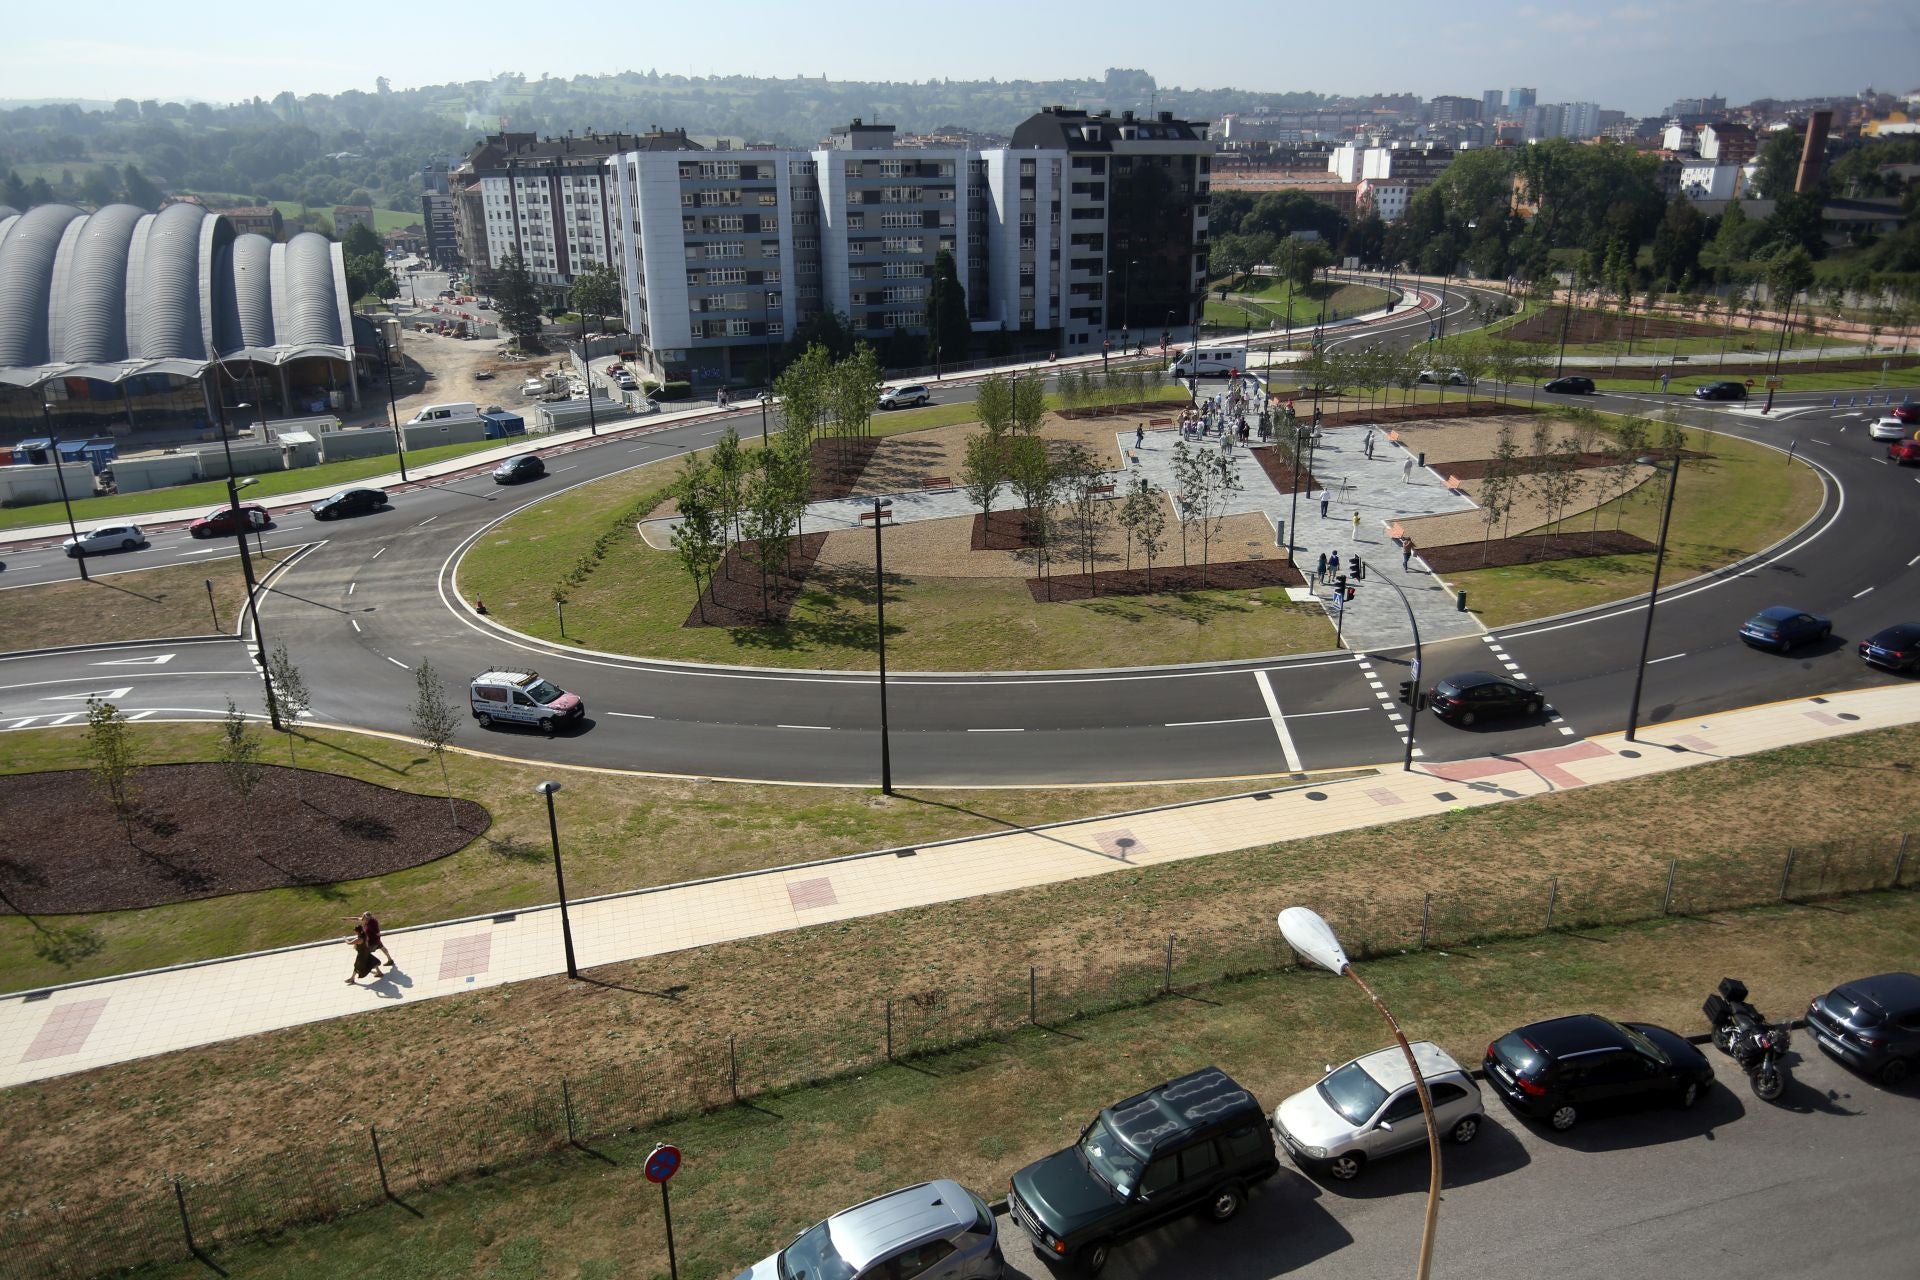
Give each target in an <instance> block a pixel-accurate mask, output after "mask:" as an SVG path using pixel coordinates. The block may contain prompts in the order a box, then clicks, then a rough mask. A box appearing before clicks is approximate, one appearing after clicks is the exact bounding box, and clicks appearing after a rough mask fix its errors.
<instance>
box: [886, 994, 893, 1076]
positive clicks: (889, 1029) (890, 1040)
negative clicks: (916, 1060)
mask: <svg viewBox="0 0 1920 1280" xmlns="http://www.w3.org/2000/svg"><path fill="white" fill-rule="evenodd" d="M887 1061H888V1062H892V1061H893V1001H891V1000H889V1001H887Z"/></svg>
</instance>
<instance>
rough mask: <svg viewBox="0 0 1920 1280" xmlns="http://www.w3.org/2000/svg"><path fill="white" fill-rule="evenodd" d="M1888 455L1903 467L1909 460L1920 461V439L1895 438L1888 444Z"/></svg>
mask: <svg viewBox="0 0 1920 1280" xmlns="http://www.w3.org/2000/svg"><path fill="white" fill-rule="evenodd" d="M1887 457H1888V458H1890V459H1891V460H1892V461H1894V462H1895V463H1897V464H1899V465H1900V466H1903V467H1904V466H1906V465H1907V464H1908V463H1909V462H1915V463H1920V440H1914V439H1907V440H1895V441H1894V442H1893V443H1892V444H1889V445H1888V446H1887Z"/></svg>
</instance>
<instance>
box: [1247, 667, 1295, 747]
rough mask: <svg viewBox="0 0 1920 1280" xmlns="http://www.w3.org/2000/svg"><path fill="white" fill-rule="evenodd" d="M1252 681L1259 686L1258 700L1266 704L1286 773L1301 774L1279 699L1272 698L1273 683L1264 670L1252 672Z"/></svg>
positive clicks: (1291, 736) (1263, 668)
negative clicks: (1285, 765)
mask: <svg viewBox="0 0 1920 1280" xmlns="http://www.w3.org/2000/svg"><path fill="white" fill-rule="evenodd" d="M1253 680H1254V683H1255V684H1257V685H1259V686H1260V699H1261V701H1263V702H1265V703H1266V704H1267V719H1269V720H1271V721H1273V732H1274V734H1275V736H1277V737H1278V738H1279V739H1280V753H1281V754H1282V755H1284V756H1285V757H1286V759H1287V772H1289V773H1299V772H1301V769H1300V753H1299V752H1298V751H1296V750H1295V749H1294V746H1293V735H1292V734H1291V733H1289V732H1287V718H1286V717H1285V716H1283V715H1281V714H1280V699H1278V698H1276V697H1274V696H1273V681H1271V680H1269V679H1268V678H1267V671H1266V668H1265V667H1262V668H1261V669H1260V670H1258V671H1256V672H1254V673H1253Z"/></svg>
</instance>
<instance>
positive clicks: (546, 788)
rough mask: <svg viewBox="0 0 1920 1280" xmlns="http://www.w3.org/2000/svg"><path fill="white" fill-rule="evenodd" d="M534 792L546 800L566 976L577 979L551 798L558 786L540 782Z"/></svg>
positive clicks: (571, 925) (564, 875) (563, 875)
mask: <svg viewBox="0 0 1920 1280" xmlns="http://www.w3.org/2000/svg"><path fill="white" fill-rule="evenodd" d="M534 790H535V791H538V792H539V793H540V794H541V795H543V796H545V797H546V798H547V834H548V835H549V836H551V837H552V838H553V883H554V884H555V885H556V886H557V887H558V888H559V890H560V939H561V941H562V942H563V943H565V945H566V948H567V976H568V977H569V978H578V977H579V976H580V966H579V965H577V964H575V963H574V960H573V922H572V921H571V920H569V919H568V918H567V873H566V872H565V871H564V870H562V869H561V866H560V820H559V819H558V818H556V817H554V814H553V796H554V793H555V792H557V791H559V790H560V784H559V783H557V782H552V781H548V782H542V783H540V784H539V785H538V786H536V787H535V788H534Z"/></svg>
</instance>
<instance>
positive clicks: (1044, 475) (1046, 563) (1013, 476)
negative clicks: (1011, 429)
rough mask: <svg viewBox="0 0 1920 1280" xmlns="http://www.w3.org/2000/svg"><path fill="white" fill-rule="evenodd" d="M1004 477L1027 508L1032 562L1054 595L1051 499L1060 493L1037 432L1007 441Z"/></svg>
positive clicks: (1045, 446)
mask: <svg viewBox="0 0 1920 1280" xmlns="http://www.w3.org/2000/svg"><path fill="white" fill-rule="evenodd" d="M1007 476H1008V479H1009V480H1010V481H1011V482H1012V484H1013V491H1014V492H1015V493H1017V494H1019V495H1020V503H1021V505H1022V506H1024V507H1025V508H1026V511H1027V525H1026V529H1027V538H1028V539H1029V540H1030V541H1031V542H1032V543H1033V556H1034V562H1035V563H1036V564H1037V565H1038V566H1039V568H1040V576H1041V577H1042V578H1047V579H1049V581H1048V585H1047V596H1048V598H1049V599H1051V598H1052V596H1053V585H1052V582H1051V575H1050V573H1049V567H1050V563H1051V555H1050V552H1051V550H1052V542H1053V501H1054V496H1055V495H1056V494H1057V493H1058V492H1059V484H1060V480H1059V474H1058V473H1057V472H1056V471H1055V470H1054V465H1053V459H1052V457H1051V456H1049V454H1048V452H1047V442H1046V441H1045V440H1042V439H1041V438H1040V437H1039V436H1036V435H1025V434H1023V435H1018V436H1015V437H1014V438H1013V439H1012V440H1009V441H1008V442H1007Z"/></svg>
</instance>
